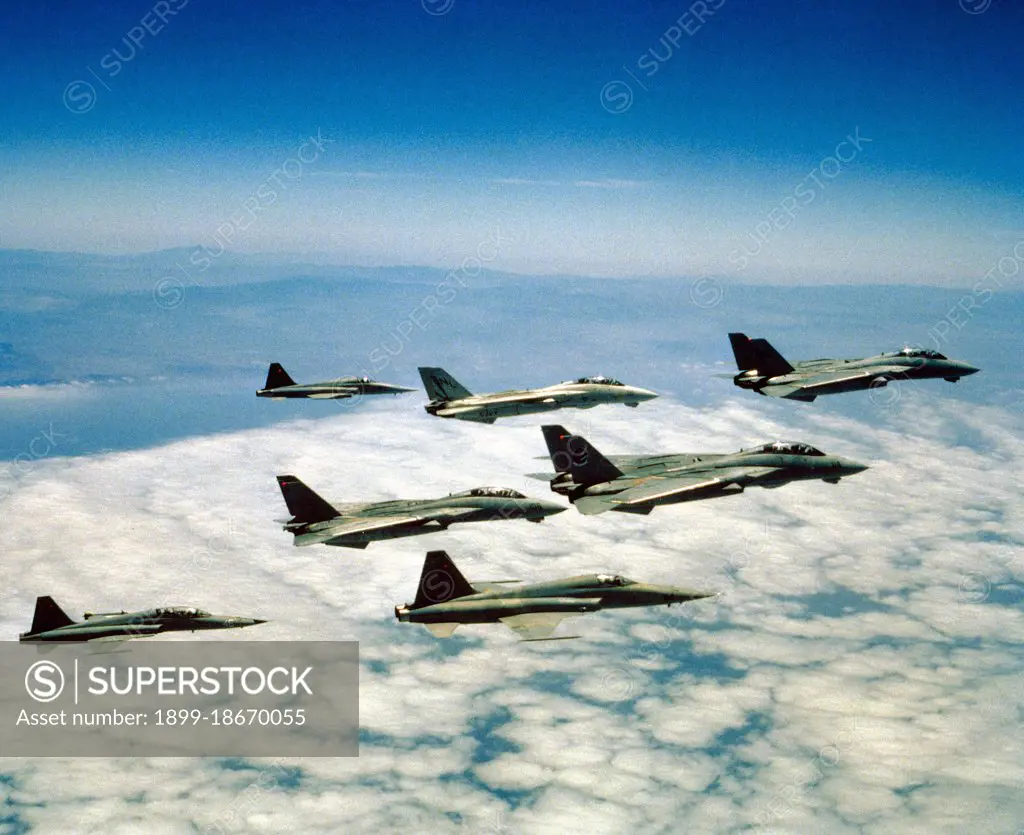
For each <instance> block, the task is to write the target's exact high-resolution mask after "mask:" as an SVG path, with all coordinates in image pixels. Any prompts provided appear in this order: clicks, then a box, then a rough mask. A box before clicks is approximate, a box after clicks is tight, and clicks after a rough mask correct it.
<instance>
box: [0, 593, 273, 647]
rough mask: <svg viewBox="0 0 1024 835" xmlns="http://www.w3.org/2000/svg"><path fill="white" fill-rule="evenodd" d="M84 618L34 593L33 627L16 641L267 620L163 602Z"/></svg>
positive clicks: (107, 637) (112, 637)
mask: <svg viewBox="0 0 1024 835" xmlns="http://www.w3.org/2000/svg"><path fill="white" fill-rule="evenodd" d="M84 617H85V620H81V621H75V620H72V619H71V618H70V617H68V616H67V614H66V613H65V612H64V610H63V609H61V607H60V606H58V605H57V604H56V603H55V602H54V600H53V598H52V597H37V598H36V611H35V615H34V616H33V618H32V628H31V629H29V631H28V632H23V633H22V634H21V635H19V636H18V640H19V641H26V642H36V643H54V642H65V641H67V642H70V641H76V642H77V641H127V640H130V639H131V638H148V637H150V636H152V635H159V634H160V633H161V632H196V631H199V630H204V629H237V628H240V627H243V626H255V625H256V624H259V623H266V621H265V620H258V619H257V618H240V617H234V616H232V615H211V614H210V613H209V612H204V611H203V610H202V609H196V608H193V607H191V606H165V607H162V608H159V609H144V610H142V611H140V612H97V613H93V612H86V613H85V615H84Z"/></svg>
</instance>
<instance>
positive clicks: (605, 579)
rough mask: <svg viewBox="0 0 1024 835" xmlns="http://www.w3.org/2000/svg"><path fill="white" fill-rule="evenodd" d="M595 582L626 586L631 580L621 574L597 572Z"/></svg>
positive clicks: (603, 584)
mask: <svg viewBox="0 0 1024 835" xmlns="http://www.w3.org/2000/svg"><path fill="white" fill-rule="evenodd" d="M597 582H598V583H600V584H601V585H602V586H628V585H630V584H631V583H632V582H633V581H632V580H627V579H626V578H625V577H623V576H622V575H621V574H598V575H597Z"/></svg>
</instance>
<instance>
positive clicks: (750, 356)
mask: <svg viewBox="0 0 1024 835" xmlns="http://www.w3.org/2000/svg"><path fill="white" fill-rule="evenodd" d="M729 342H730V343H732V352H733V355H734V356H735V357H736V365H737V366H738V367H739V369H740V371H757V372H758V374H760V375H762V376H764V377H778V376H781V375H782V374H789V372H791V371H792V370H793V366H792V365H790V364H789V363H788V362H786V360H785V358H784V357H783V356H782V354H780V353H779V352H778V351H776V350H775V348H773V347H772V345H771V343H770V342H769V341H768V340H767V339H751V338H750V337H748V336H747V335H746V334H745V333H730V334H729Z"/></svg>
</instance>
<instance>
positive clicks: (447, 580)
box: [395, 551, 715, 641]
mask: <svg viewBox="0 0 1024 835" xmlns="http://www.w3.org/2000/svg"><path fill="white" fill-rule="evenodd" d="M518 582H519V581H518V580H497V581H492V582H490V583H477V584H476V585H473V584H471V583H469V581H467V580H466V578H465V577H463V576H462V572H460V571H459V569H458V568H456V567H455V563H454V562H452V559H451V557H449V556H448V554H447V553H446V552H444V551H430V552H429V553H428V554H427V558H426V560H425V561H424V563H423V572H422V573H421V574H420V584H419V588H417V590H416V600H415V601H414V602H413V603H412V604H411V605H409V604H406V605H405V606H395V617H396V618H398V620H399V621H401V622H402V623H422V624H423V625H424V626H425V627H427V629H429V630H430V631H431V632H432V633H433V634H434V635H435V636H436V637H438V638H447V637H449V636H450V635H451V634H452V633H453V632H454V631H455V630H456V629H457V628H458V627H459V626H461V625H462V624H465V623H499V622H500V623H503V624H505V626H507V627H508V628H509V629H511V630H513V631H514V632H515V633H516V634H517V635H519V636H520V638H522V639H523V640H524V641H550V640H564V638H576V637H578V636H576V635H566V636H564V638H552V633H553V632H554V631H555V629H556V628H557V626H558V624H559V623H561V622H562V620H564V619H565V618H568V617H573V616H575V615H579V614H584V613H586V612H598V611H600V610H601V609H625V608H629V607H635V606H671V605H672V604H673V603H686V602H688V601H690V600H701V599H703V598H705V597H714V596H715V593H714V592H706V591H694V590H693V589H683V588H677V587H675V586H652V585H648V584H646V583H637V582H635V581H633V580H627V579H626V578H625V577H620V576H619V575H617V574H584V575H581V576H579V577H567V578H565V579H564V580H551V581H548V582H546V583H534V584H532V585H517V586H511V587H510V586H509V584H511V583H518Z"/></svg>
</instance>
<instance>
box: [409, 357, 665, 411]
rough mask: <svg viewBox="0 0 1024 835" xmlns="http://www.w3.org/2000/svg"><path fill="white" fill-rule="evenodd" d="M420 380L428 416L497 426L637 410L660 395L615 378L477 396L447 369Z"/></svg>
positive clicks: (422, 372) (431, 370)
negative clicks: (574, 412)
mask: <svg viewBox="0 0 1024 835" xmlns="http://www.w3.org/2000/svg"><path fill="white" fill-rule="evenodd" d="M419 371H420V377H421V378H422V379H423V387H424V388H425V389H426V390H427V397H429V398H430V402H429V403H428V404H427V405H426V406H424V408H425V409H426V410H427V413H428V414H431V415H437V416H438V417H446V418H458V419H459V420H471V421H474V422H475V423H494V421H496V420H497V419H498V418H503V417H515V416H516V415H532V414H536V413H538V412H552V411H554V410H556V409H564V408H576V409H591V408H593V407H594V406H600V405H601V404H604V403H622V404H623V405H624V406H632V407H636V406H637V405H639V404H640V403H641V402H642V401H644V400H653V399H654V398H655V397H657V396H658V395H657V394H655V393H654V392H653V391H648V390H647V389H642V388H637V387H636V386H627V385H625V384H623V383H620V382H619V381H618V380H613V379H612V378H611V377H602V376H596V377H580V378H579V379H578V380H568V381H566V382H564V383H557V384H555V385H553V386H545V387H544V388H539V389H513V390H510V391H498V392H494V393H493V394H473V393H472V392H471V391H470V390H469V389H467V388H466V387H465V386H463V385H462V384H460V383H459V382H458V381H457V380H456V379H455V378H454V377H452V375H451V374H449V373H448V372H447V371H445V370H444V369H443V368H421V369H420V370H419Z"/></svg>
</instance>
